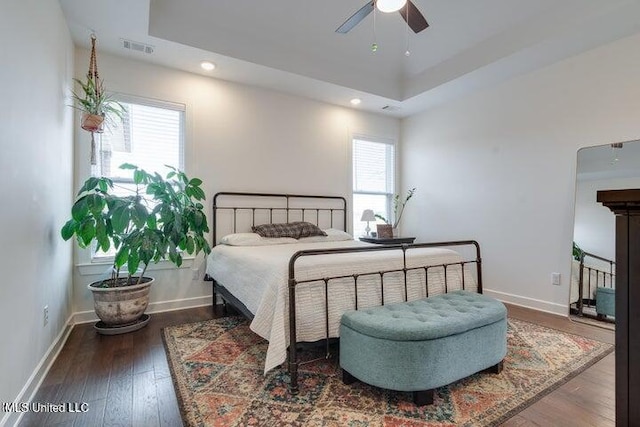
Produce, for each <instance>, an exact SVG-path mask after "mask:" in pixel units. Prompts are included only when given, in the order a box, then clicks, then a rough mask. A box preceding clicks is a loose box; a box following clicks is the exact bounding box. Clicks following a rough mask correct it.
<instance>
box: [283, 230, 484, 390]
mask: <svg viewBox="0 0 640 427" xmlns="http://www.w3.org/2000/svg"><path fill="white" fill-rule="evenodd" d="M459 246H467V247H473V249H474V256H473V257H471V259H468V260H464V259H463V261H460V262H453V263H446V264H437V265H420V266H411V267H409V266H407V253H410V252H411V251H413V250H415V249H419V248H437V247H443V248H446V247H459ZM374 251H375V252H381V251H384V252H394V251H402V268H397V269H392V270H381V271H371V272H366V273H358V274H355V273H354V274H346V275H344V274H343V275H338V276H331V277H323V278H321V279H318V278H314V279H309V280H297V279H296V275H295V271H296V268H295V267H296V262H297V261H299V260H300V259H301V258H306V257H313V256H317V255H331V254H352V253H358V252H374ZM467 264H475V267H476V272H475V276H476V277H475V280H476V285H477V292H479V293H482V264H481V257H480V245H479V244H478V242H476V241H475V240H463V241H451V242H436V243H418V244H411V245H406V244H405V245H388V246H367V247H355V248H335V249H314V250H303V251H298V252H296V253H295V254H294V255H293V256H292V257H291V259H290V261H289V278H288V289H289V350H288V360H287V368H288V371H289V375H290V380H291V382H290V388H291V392H292V393H295V392H297V391H298V368H299V365H300V362H299V360H298V349H297V344H298V340H297V330H296V321H297V319H296V288H297V287H298V286H300V285H303V284H305V283H310V282H319V281H321V282H324V294H325V330H326V336H325V342H326V346H327V356H328V355H329V339H330V338H331V337H330V336H329V335H330V333H329V300H328V299H329V295H330V293H331V292H330V289H329V287H330V282H331V281H332V280H337V279H352V280H353V285H354V297H355V306H354V307H353V309H355V310H357V309H358V308H359V307H358V292H359V289H358V279H359V278H361V277H362V276H369V275H379V276H380V287H381V289H380V290H381V292H380V294H381V304H380V305H385V301H384V281H385V275H387V274H390V273H402V276H403V277H404V301H407V300H408V287H407V286H408V285H407V282H408V281H407V276H408V273H409V272H411V271H416V270H421V271H424V272H425V294H426V297H428V296H429V274H428V273H429V270H430V269H442V271H443V272H444V292H445V293H446V292H448V291H449V286H448V278H447V271H448V270H450V269H452V268H455V267H459V268H460V269H461V272H462V274H461V277H462V282H461V288H462V289H465V288H466V286H467V285H468V283H465V266H466V265H467Z"/></svg>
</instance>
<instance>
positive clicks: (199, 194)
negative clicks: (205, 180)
mask: <svg viewBox="0 0 640 427" xmlns="http://www.w3.org/2000/svg"><path fill="white" fill-rule="evenodd" d="M193 197H194V198H195V199H196V200H204V199H205V194H204V190H203V189H202V188H200V187H194V196H193Z"/></svg>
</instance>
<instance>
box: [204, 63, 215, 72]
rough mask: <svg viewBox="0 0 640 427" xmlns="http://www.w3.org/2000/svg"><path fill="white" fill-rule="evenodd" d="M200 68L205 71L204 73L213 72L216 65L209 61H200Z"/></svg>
mask: <svg viewBox="0 0 640 427" xmlns="http://www.w3.org/2000/svg"><path fill="white" fill-rule="evenodd" d="M200 66H201V67H202V69H203V70H206V71H212V70H215V68H216V64H214V63H213V62H211V61H202V62H201V63H200Z"/></svg>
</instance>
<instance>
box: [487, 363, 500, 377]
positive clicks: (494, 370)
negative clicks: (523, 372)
mask: <svg viewBox="0 0 640 427" xmlns="http://www.w3.org/2000/svg"><path fill="white" fill-rule="evenodd" d="M502 369H504V360H501V361H500V362H498V363H497V364H495V365H493V366H492V367H490V368H489V369H487V370H488V371H489V372H491V373H492V374H499V373H501V372H502Z"/></svg>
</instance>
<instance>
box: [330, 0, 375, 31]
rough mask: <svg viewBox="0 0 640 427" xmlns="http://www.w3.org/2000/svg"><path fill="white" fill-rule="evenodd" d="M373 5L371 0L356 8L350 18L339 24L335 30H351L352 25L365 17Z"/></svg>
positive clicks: (371, 10)
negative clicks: (358, 8)
mask: <svg viewBox="0 0 640 427" xmlns="http://www.w3.org/2000/svg"><path fill="white" fill-rule="evenodd" d="M374 7H375V0H371V1H370V2H369V3H367V4H365V5H364V6H362V7H361V8H360V10H358V11H357V12H356V13H354V14H353V15H351V18H349V19H347V20H346V21H344V24H342V25H340V27H338V29H337V30H336V33H342V34H344V33H348V32H349V31H351V29H352V28H353V27H355V26H356V25H358V24H359V23H360V21H362V20H363V19H364V18H366V17H367V15H369V14H370V13H371V12H373V8H374Z"/></svg>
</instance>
